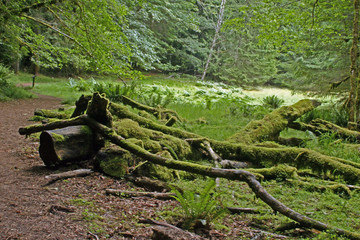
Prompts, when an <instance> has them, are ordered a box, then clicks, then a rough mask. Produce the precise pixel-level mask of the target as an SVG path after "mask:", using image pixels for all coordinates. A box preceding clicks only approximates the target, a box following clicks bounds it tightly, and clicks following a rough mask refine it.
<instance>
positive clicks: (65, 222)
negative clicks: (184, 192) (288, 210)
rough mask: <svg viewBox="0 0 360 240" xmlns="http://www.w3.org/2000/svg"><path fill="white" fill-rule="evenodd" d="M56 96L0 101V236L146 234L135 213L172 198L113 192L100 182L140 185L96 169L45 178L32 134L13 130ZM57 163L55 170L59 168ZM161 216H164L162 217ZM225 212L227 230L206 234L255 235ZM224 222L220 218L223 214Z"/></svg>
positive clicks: (149, 214)
mask: <svg viewBox="0 0 360 240" xmlns="http://www.w3.org/2000/svg"><path fill="white" fill-rule="evenodd" d="M60 102H61V100H60V99H58V98H54V97H48V96H42V95H40V96H39V97H38V98H34V99H28V100H14V101H9V102H0V110H1V114H0V166H1V167H0V240H5V239H6V240H8V239H22V240H30V239H34V240H35V239H150V236H151V233H152V230H151V228H150V227H149V225H144V224H138V223H137V222H138V220H140V219H157V220H163V219H161V217H160V218H159V214H158V213H159V211H168V212H169V211H170V212H172V211H174V207H175V206H177V205H178V203H176V202H175V201H172V200H168V201H162V200H155V199H149V198H131V199H126V198H118V197H115V196H107V195H105V189H106V188H116V189H122V190H130V189H131V190H135V191H136V190H142V189H141V188H137V187H135V186H133V185H132V184H129V183H128V182H126V181H123V180H115V179H112V178H109V177H106V176H103V175H101V174H100V173H95V174H92V175H90V176H87V177H82V178H73V179H68V180H63V181H58V182H56V183H54V184H52V185H49V186H44V185H45V184H46V183H47V180H46V179H45V176H46V175H49V174H51V173H54V171H52V170H49V169H47V168H45V166H44V164H43V162H42V161H41V159H40V157H39V154H38V151H37V149H38V147H39V144H38V141H37V139H36V138H33V137H29V138H27V139H25V138H24V137H23V136H20V135H19V134H18V129H19V127H21V126H26V125H30V124H32V123H31V122H29V121H28V119H29V118H30V117H31V116H32V115H33V112H34V110H35V109H36V108H46V109H53V108H58V107H60V106H61V104H60ZM64 170H65V169H61V170H60V171H64ZM165 220H166V219H165ZM239 220H240V216H238V217H235V218H234V217H231V219H229V221H228V224H227V226H228V227H229V229H230V230H227V231H225V232H226V233H225V232H224V231H217V230H212V231H210V233H208V237H209V238H210V239H251V238H253V237H254V236H256V235H257V233H256V232H254V231H251V228H250V227H249V224H250V223H249V222H246V221H241V220H240V221H239ZM225 222H226V220H225Z"/></svg>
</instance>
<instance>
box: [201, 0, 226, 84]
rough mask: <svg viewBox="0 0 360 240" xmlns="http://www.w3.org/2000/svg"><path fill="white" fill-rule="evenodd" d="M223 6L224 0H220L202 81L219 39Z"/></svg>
mask: <svg viewBox="0 0 360 240" xmlns="http://www.w3.org/2000/svg"><path fill="white" fill-rule="evenodd" d="M225 4H226V0H221V5H220V11H219V17H218V21H217V24H216V28H215V35H214V39H213V41H212V44H211V47H210V51H209V55H208V58H207V61H206V64H205V68H204V72H203V75H202V76H201V80H202V81H203V80H204V79H205V76H206V72H207V70H208V68H209V64H210V61H211V57H212V54H213V51H214V48H215V45H216V41H217V39H218V37H219V32H220V29H221V25H222V22H223V18H224V10H225Z"/></svg>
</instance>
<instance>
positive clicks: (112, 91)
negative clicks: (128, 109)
mask: <svg viewBox="0 0 360 240" xmlns="http://www.w3.org/2000/svg"><path fill="white" fill-rule="evenodd" d="M121 85H122V84H119V83H104V82H95V84H94V85H93V87H92V91H93V92H99V93H105V94H106V97H107V98H109V99H110V100H111V101H114V102H120V101H121V96H127V97H130V98H132V97H135V96H137V93H138V92H137V90H138V89H137V88H138V85H137V82H136V81H132V82H130V84H129V83H125V82H124V83H123V85H122V86H121Z"/></svg>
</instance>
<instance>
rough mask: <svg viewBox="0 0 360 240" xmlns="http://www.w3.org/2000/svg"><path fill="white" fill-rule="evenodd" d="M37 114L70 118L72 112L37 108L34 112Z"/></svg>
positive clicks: (46, 116) (47, 116)
mask: <svg viewBox="0 0 360 240" xmlns="http://www.w3.org/2000/svg"><path fill="white" fill-rule="evenodd" d="M34 115H35V116H41V117H45V118H58V119H67V118H70V114H69V113H67V112H63V111H62V112H59V111H57V110H48V109H37V110H35V112H34Z"/></svg>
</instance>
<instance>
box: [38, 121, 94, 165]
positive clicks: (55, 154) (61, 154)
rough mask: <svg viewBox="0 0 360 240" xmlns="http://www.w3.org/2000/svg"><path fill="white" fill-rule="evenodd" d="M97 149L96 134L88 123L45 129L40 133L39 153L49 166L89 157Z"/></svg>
mask: <svg viewBox="0 0 360 240" xmlns="http://www.w3.org/2000/svg"><path fill="white" fill-rule="evenodd" d="M95 150H96V149H95V139H94V134H93V133H92V131H91V129H90V128H89V127H88V126H86V125H81V126H70V127H65V128H60V129H56V130H51V131H43V132H42V133H41V135H40V147H39V154H40V157H41V159H42V160H43V161H44V163H45V165H46V166H48V167H57V166H59V165H64V163H66V162H74V161H81V160H84V159H89V158H90V157H91V156H92V155H93V154H94V153H95Z"/></svg>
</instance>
